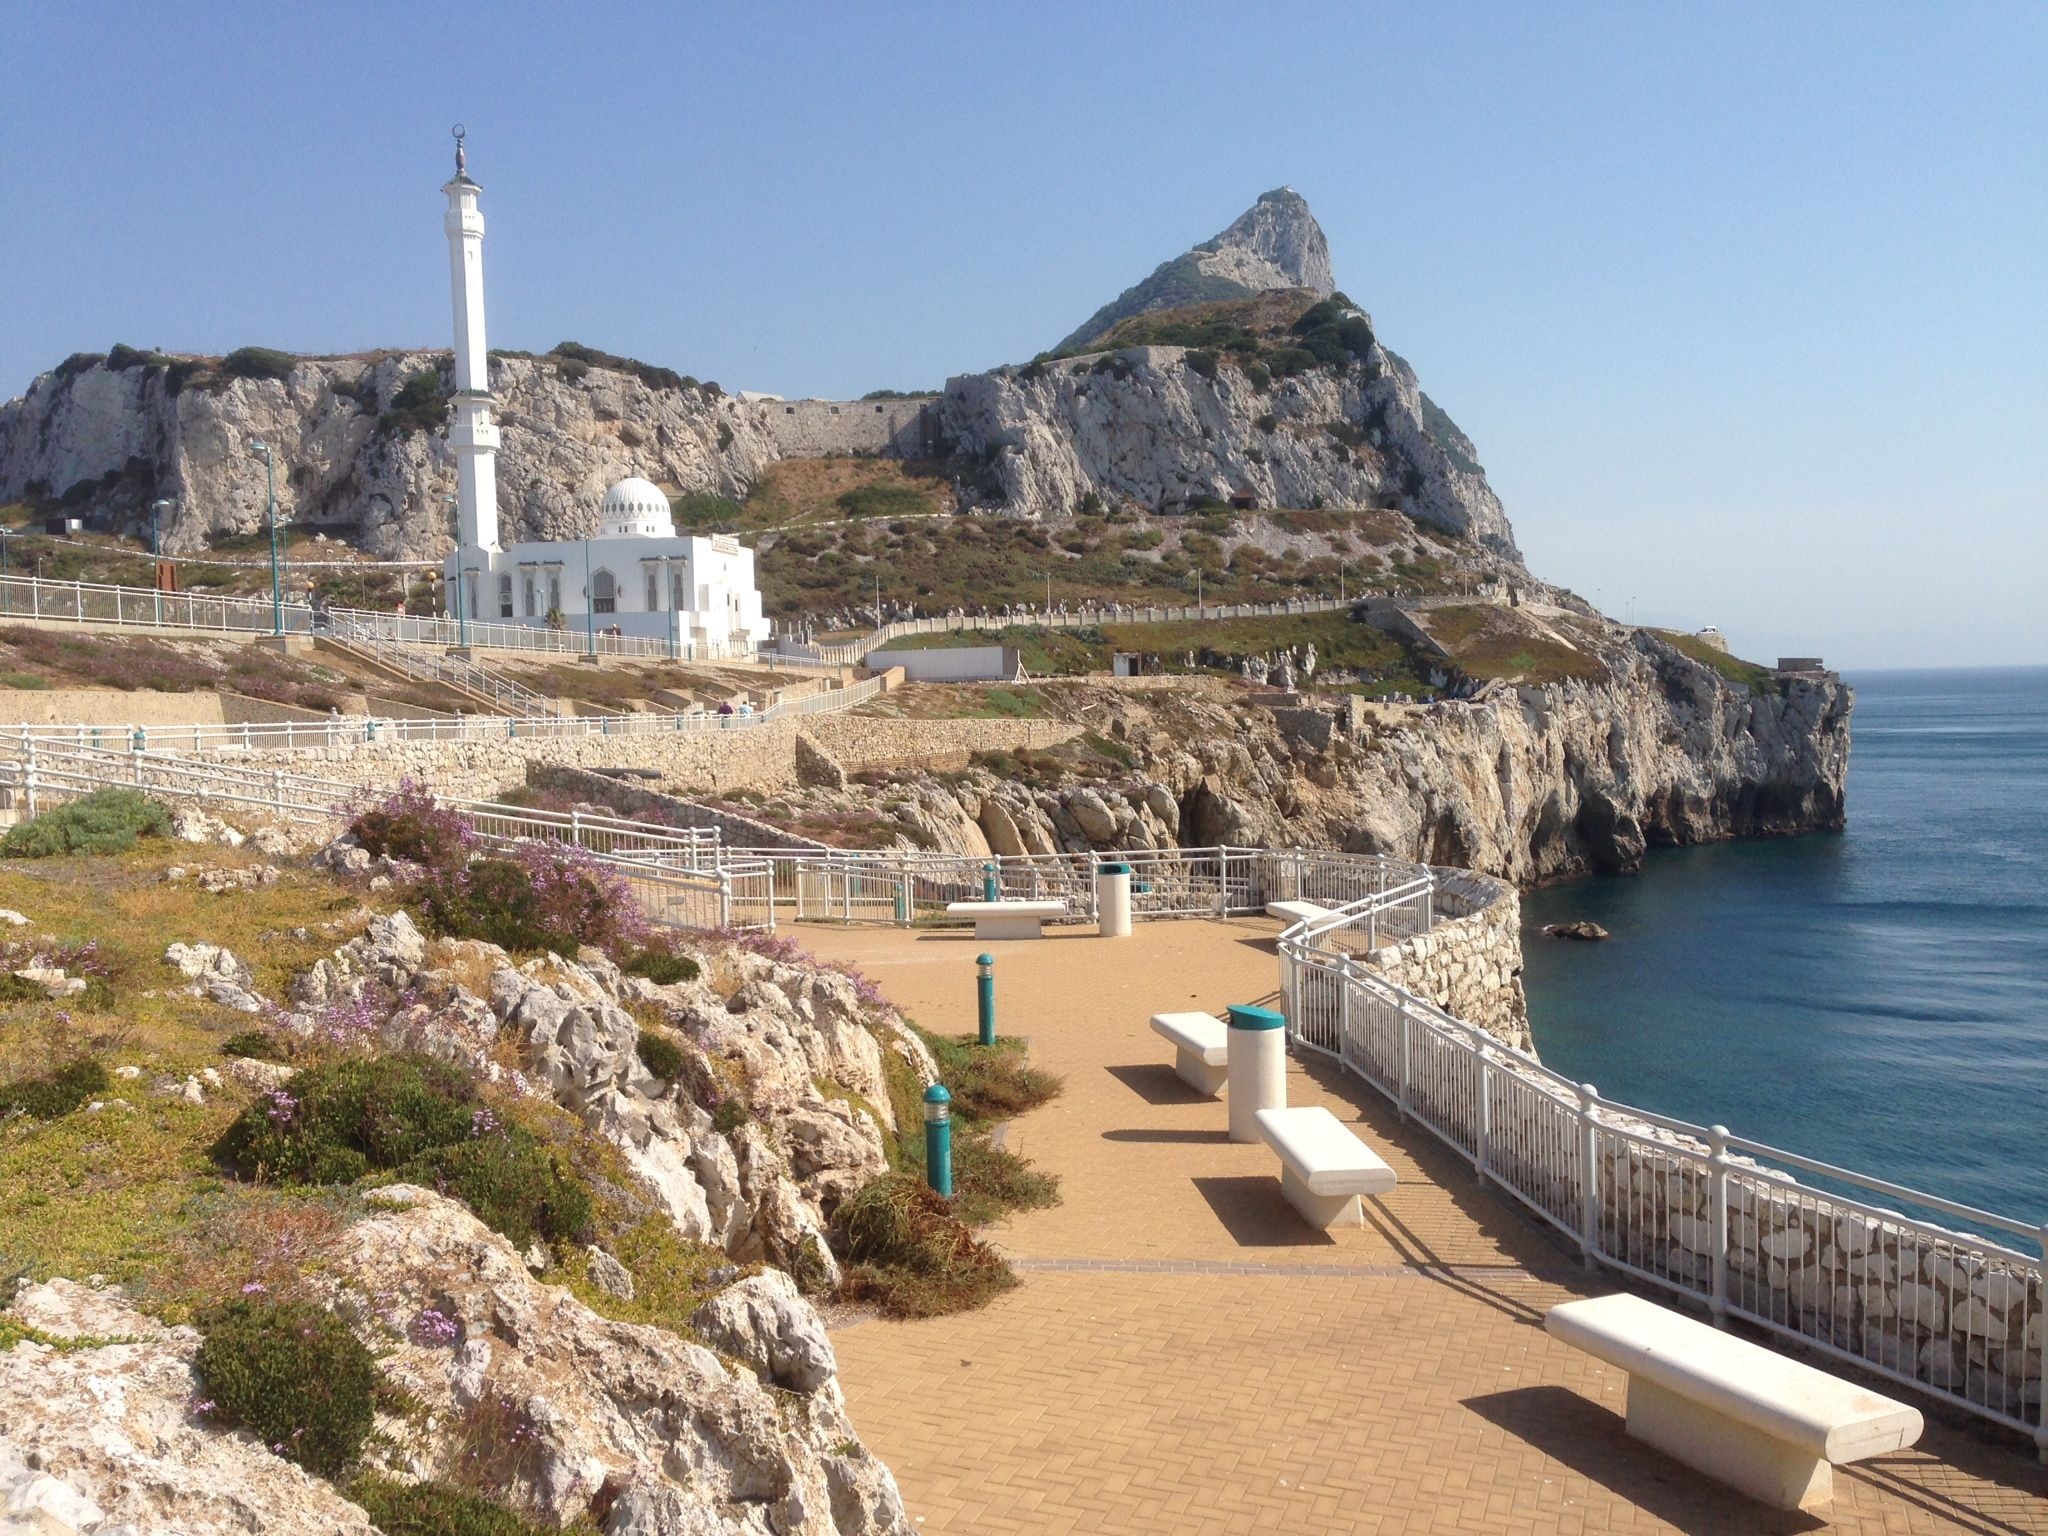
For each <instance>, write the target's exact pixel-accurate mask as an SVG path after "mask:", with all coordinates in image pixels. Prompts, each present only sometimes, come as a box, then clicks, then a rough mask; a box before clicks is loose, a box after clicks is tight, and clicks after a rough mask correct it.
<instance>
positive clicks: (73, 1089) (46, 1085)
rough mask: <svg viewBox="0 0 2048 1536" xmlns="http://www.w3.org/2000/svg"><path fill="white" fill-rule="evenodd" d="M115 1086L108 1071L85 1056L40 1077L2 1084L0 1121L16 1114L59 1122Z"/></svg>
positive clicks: (0, 1086)
mask: <svg viewBox="0 0 2048 1536" xmlns="http://www.w3.org/2000/svg"><path fill="white" fill-rule="evenodd" d="M111 1086H112V1083H111V1082H110V1080H109V1079H108V1077H107V1069H106V1068H105V1067H103V1066H101V1065H100V1064H99V1063H98V1062H97V1061H94V1060H93V1059H92V1058H91V1057H89V1056H87V1057H82V1058H80V1059H79V1060H77V1061H70V1062H66V1063H65V1064H64V1065H63V1066H61V1067H58V1068H57V1069H56V1070H55V1071H53V1072H46V1073H44V1074H42V1075H41V1076H38V1077H24V1078H18V1079H16V1080H15V1081H14V1082H11V1083H0V1120H5V1119H6V1118H7V1117H8V1116H9V1115H13V1114H22V1115H27V1116H28V1117H29V1118H30V1119H33V1120H55V1119H57V1118H58V1117H59V1116H62V1115H68V1114H70V1113H71V1112H72V1111H73V1110H74V1109H77V1108H78V1107H79V1106H80V1105H81V1104H83V1103H85V1101H86V1100H87V1099H90V1098H92V1097H94V1096H95V1095H96V1094H102V1093H105V1092H106V1091H107V1090H108V1088H110V1087H111Z"/></svg>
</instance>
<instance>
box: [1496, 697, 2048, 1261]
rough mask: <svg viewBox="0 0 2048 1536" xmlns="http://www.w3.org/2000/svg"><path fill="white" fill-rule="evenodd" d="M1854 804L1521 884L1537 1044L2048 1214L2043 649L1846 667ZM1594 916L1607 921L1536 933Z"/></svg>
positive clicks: (1825, 1146) (1751, 1119) (1654, 1096)
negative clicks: (1929, 665) (1577, 876)
mask: <svg viewBox="0 0 2048 1536" xmlns="http://www.w3.org/2000/svg"><path fill="white" fill-rule="evenodd" d="M1848 681H1849V682H1850V683H1851V684H1852V685H1853V686H1854V687H1855V689H1856V709H1855V714H1854V716H1853V719H1852V735H1853V746H1852V748H1851V752H1850V759H1849V800H1848V813H1849V826H1848V830H1847V831H1846V832H1844V833H1841V834H1840V835H1832V834H1824V835H1818V836H1813V837H1804V838H1792V839H1786V840H1782V841H1772V842H1750V843H1726V844H1719V845H1715V846H1712V847H1705V848H1688V849H1668V850H1659V851H1656V852H1653V853H1652V854H1651V855H1650V856H1649V858H1648V860H1647V861H1646V863H1645V867H1644V870H1643V872H1642V874H1640V875H1638V876H1635V877H1632V878H1623V879H1597V880H1581V881H1574V882H1571V883H1569V884H1565V885H1560V886H1554V887H1551V888H1549V889H1547V890H1542V891H1537V892H1533V893H1531V894H1530V895H1529V896H1528V897H1526V898H1525V900H1524V903H1523V916H1524V920H1525V923H1526V925H1527V928H1526V931H1525V933H1524V935H1523V947H1524V950H1525V953H1526V957H1527V965H1528V969H1527V971H1526V973H1525V978H1524V979H1525V981H1526V983H1527V986H1528V991H1529V1013H1530V1018H1531V1022H1532V1024H1533V1026H1534V1029H1535V1035H1536V1045H1537V1049H1538V1051H1539V1052H1540V1053H1541V1054H1542V1056H1543V1059H1544V1061H1545V1062H1546V1063H1547V1064H1548V1065H1550V1066H1551V1067H1553V1068H1555V1069H1556V1070H1558V1071H1560V1072H1564V1073H1566V1074H1568V1075H1570V1076H1571V1077H1573V1078H1574V1079H1576V1080H1578V1081H1581V1082H1592V1083H1595V1084H1597V1085H1598V1086H1599V1089H1600V1091H1601V1093H1602V1095H1604V1096H1605V1097H1608V1098H1611V1099H1619V1100H1622V1101H1624V1102H1627V1103H1632V1104H1637V1105H1641V1106H1642V1107H1644V1108H1646V1109H1653V1110H1657V1111H1659V1112H1661V1113H1664V1114H1668V1115H1674V1116H1677V1117H1680V1118H1682V1119H1685V1120H1690V1121H1693V1122H1695V1123H1699V1124H1711V1123H1714V1122H1719V1123H1721V1124H1725V1125H1726V1126H1728V1127H1729V1129H1731V1130H1733V1131H1735V1132H1737V1133H1738V1134H1740V1135H1744V1136H1748V1137H1751V1138H1753V1139H1755V1140H1758V1141H1763V1142H1768V1143H1770V1144H1772V1145H1774V1146H1778V1147H1782V1148H1785V1149H1786V1150H1788V1151H1793V1152H1798V1153H1803V1154H1804V1155H1806V1156H1809V1157H1817V1158H1821V1159H1823V1160H1825V1161H1828V1162H1832V1163H1836V1164H1840V1165H1843V1166H1847V1167H1850V1168H1854V1169H1857V1170H1859V1171H1861V1172H1864V1173H1867V1174H1873V1175H1876V1176H1877V1177H1880V1178H1885V1179H1890V1180H1892V1181H1894V1182H1897V1183H1901V1184H1906V1185H1910V1186H1912V1187H1914V1188H1916V1189H1921V1190H1925V1191H1927V1192H1929V1193H1932V1194H1936V1195H1941V1196H1945V1197H1946V1198H1948V1199H1951V1200H1960V1201H1964V1202H1966V1203H1968V1204H1971V1205H1976V1206H1979V1207H1983V1208H1985V1209H1988V1210H1992V1211H1996V1212H1998V1213H1999V1214H2001V1215H2005V1216H2010V1217H2017V1218H2019V1219H2021V1220H2024V1221H2028V1222H2048V669H2037V668H2027V669H2005V670H1997V671H1938V672H1871V673H1865V674H1862V675H1860V676H1852V677H1850V678H1849V679H1848ZM1574 918H1591V919H1592V920H1593V921H1595V922H1597V923H1600V924H1602V925H1603V926H1605V927H1606V928H1608V929H1610V930H1611V931H1612V933H1613V935H1614V937H1613V938H1612V939H1611V940H1609V941H1608V942H1607V943H1604V944H1583V943H1572V942H1569V941H1565V940H1560V939H1552V938H1546V937H1544V936H1543V935H1542V934H1540V933H1539V932H1537V929H1539V928H1540V927H1541V926H1542V925H1543V924H1545V923H1555V922H1564V921H1568V920H1570V919H1574Z"/></svg>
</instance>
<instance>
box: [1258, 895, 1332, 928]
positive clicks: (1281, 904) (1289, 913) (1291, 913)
mask: <svg viewBox="0 0 2048 1536" xmlns="http://www.w3.org/2000/svg"><path fill="white" fill-rule="evenodd" d="M1329 915H1330V909H1329V908H1328V907H1319V906H1317V905H1316V904H1315V903H1314V902H1312V901H1269V902H1267V903H1266V916H1268V917H1277V918H1279V919H1280V921H1281V922H1283V923H1285V924H1286V925H1287V926H1288V927H1290V928H1292V927H1293V926H1294V925H1295V924H1296V923H1313V922H1319V921H1321V920H1322V919H1323V918H1326V917H1328V916H1329Z"/></svg>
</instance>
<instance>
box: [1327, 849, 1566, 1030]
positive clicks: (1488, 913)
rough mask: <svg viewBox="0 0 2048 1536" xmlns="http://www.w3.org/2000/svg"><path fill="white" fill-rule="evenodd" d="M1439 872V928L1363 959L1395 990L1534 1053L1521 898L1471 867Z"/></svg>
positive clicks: (1436, 903) (1434, 897) (1436, 897)
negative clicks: (1525, 988) (1524, 975)
mask: <svg viewBox="0 0 2048 1536" xmlns="http://www.w3.org/2000/svg"><path fill="white" fill-rule="evenodd" d="M1433 873H1434V874H1435V875H1436V889H1435V891H1434V892H1433V893H1432V895H1431V901H1432V903H1433V905H1434V912H1435V923H1434V926H1432V927H1431V929H1430V930H1429V932H1427V933H1422V934H1417V935H1415V936H1414V937H1413V938H1409V939H1405V940H1403V941H1402V942H1400V943H1398V944H1386V945H1382V946H1381V947H1380V948H1378V949H1375V950H1373V951H1371V952H1370V953H1368V954H1367V955H1366V956H1365V957H1364V958H1365V959H1366V961H1367V962H1368V963H1369V964H1370V965H1372V966H1373V967H1374V968H1375V969H1376V970H1378V971H1379V972H1380V973H1381V974H1382V975H1383V976H1385V977H1386V978H1387V980H1389V981H1391V982H1392V983H1394V985H1395V986H1397V987H1402V988H1405V989H1406V990H1407V991H1410V992H1413V993H1415V994H1416V995H1417V996H1419V997H1424V998H1427V999H1428V1000H1429V1001H1430V1002H1432V1003H1435V1004H1436V1005H1437V1007H1439V1008H1441V1009H1443V1010H1444V1012H1446V1013H1448V1014H1450V1015H1451V1016H1452V1017H1453V1018H1458V1019H1463V1020H1464V1021H1465V1022H1466V1023H1468V1024H1476V1025H1478V1026H1479V1027H1480V1028H1481V1029H1483V1030H1485V1031H1486V1032H1487V1033H1488V1034H1490V1035H1492V1036H1493V1037H1494V1038H1495V1039H1498V1040H1504V1041H1506V1042H1507V1043H1508V1044H1509V1045H1512V1046H1514V1047H1515V1048H1516V1049H1517V1050H1522V1051H1527V1052H1528V1053H1529V1054H1530V1055H1532V1056H1533V1055H1535V1054H1536V1043H1535V1041H1534V1039H1533V1038H1532V1037H1531V1036H1530V1033H1529V1001H1528V998H1527V997H1525V996H1524V995H1523V992H1522V899H1521V897H1520V896H1519V895H1517V894H1516V891H1515V888H1514V887H1513V886H1512V885H1509V884H1508V883H1507V882H1506V881H1504V880H1494V879H1491V878H1489V877H1488V876H1485V875H1476V874H1473V873H1472V872H1471V871H1470V870H1463V869H1438V870H1435V871H1433Z"/></svg>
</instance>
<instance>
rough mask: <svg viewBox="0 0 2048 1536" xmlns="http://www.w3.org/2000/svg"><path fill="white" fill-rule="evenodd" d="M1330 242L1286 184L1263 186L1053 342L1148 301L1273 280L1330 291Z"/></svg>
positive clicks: (1085, 333)
mask: <svg viewBox="0 0 2048 1536" xmlns="http://www.w3.org/2000/svg"><path fill="white" fill-rule="evenodd" d="M1336 287H1337V283H1336V279H1335V277H1334V275H1333V274H1332V273H1331V271H1330V242H1329V241H1328V240H1326V239H1324V238H1323V229H1322V226H1321V225H1320V224H1318V223H1316V216H1315V215H1314V214H1313V213H1311V212H1309V207H1308V199H1307V198H1305V197H1303V196H1302V195H1301V194H1300V193H1299V192H1297V191H1295V190H1294V188H1292V187H1275V188H1274V189H1273V190H1272V191H1270V192H1263V193H1261V194H1260V195H1259V198H1258V200H1257V201H1256V202H1254V203H1253V204H1252V205H1251V207H1249V208H1247V209H1246V210H1245V211H1244V212H1243V213H1241V214H1239V215H1238V217H1237V219H1236V220H1235V221H1234V222H1233V223H1232V224H1231V225H1230V227H1229V228H1228V229H1226V230H1224V231H1223V233H1222V234H1220V235H1217V236H1215V237H1214V238H1213V239H1209V240H1204V241H1203V242H1202V243H1201V244H1200V245H1197V246H1195V247H1194V248H1193V249H1191V250H1188V251H1185V252H1183V253H1182V254H1181V255H1179V256H1176V257H1174V258H1173V260H1171V261H1167V262H1162V263H1160V265H1159V266H1158V267H1156V268H1155V269H1154V270H1153V272H1152V275H1151V276H1150V277H1148V278H1146V279H1145V280H1144V281H1143V282H1142V283H1138V284H1136V285H1135V286H1133V287H1130V288H1126V289H1125V290H1124V291H1123V292H1122V293H1121V294H1119V295H1118V296H1117V297H1116V298H1115V299H1114V300H1113V301H1111V302H1110V303H1108V304H1105V305H1103V307H1102V308H1101V309H1098V310H1097V311H1096V312H1095V313H1094V314H1093V315H1091V316H1089V317H1088V319H1087V321H1086V322H1085V323H1084V324H1083V325H1082V326H1081V327H1080V328H1079V329H1078V330H1076V331H1075V332H1074V333H1073V334H1072V335H1071V336H1069V337H1067V338H1066V340H1064V341H1062V342H1061V343H1060V344H1059V345H1060V348H1061V349H1067V348H1072V347H1077V346H1081V345H1083V344H1084V343H1087V342H1090V341H1093V340H1094V339H1095V338H1096V337H1098V336H1100V335H1102V334H1103V333H1104V332H1105V331H1107V330H1109V329H1110V328H1111V327H1112V326H1114V325H1116V324H1117V323H1118V322H1119V321H1122V320H1128V319H1129V318H1130V317H1131V316H1132V315H1142V314H1145V313H1146V312H1147V311H1149V310H1155V309H1178V308H1180V307H1181V306H1182V305H1185V304H1206V303H1214V302H1215V301H1217V300H1219V299H1242V298H1248V297H1250V296H1252V295H1253V294H1259V293H1270V292H1272V291H1273V290H1275V289H1279V288H1305V289H1307V290H1309V291H1310V292H1311V293H1314V294H1315V295H1316V296H1317V297H1319V298H1327V297H1328V296H1329V295H1330V294H1332V293H1334V292H1335V291H1336Z"/></svg>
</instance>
